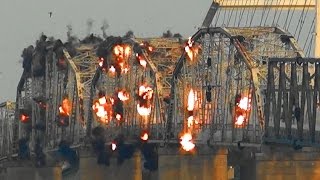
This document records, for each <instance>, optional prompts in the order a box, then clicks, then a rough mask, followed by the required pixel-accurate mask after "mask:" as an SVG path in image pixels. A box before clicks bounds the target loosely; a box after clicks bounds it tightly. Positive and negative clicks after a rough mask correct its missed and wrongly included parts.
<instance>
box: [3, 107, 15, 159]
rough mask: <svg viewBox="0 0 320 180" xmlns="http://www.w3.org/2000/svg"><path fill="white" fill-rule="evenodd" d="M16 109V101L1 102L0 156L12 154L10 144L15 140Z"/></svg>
mask: <svg viewBox="0 0 320 180" xmlns="http://www.w3.org/2000/svg"><path fill="white" fill-rule="evenodd" d="M14 109H15V103H13V102H4V103H1V104H0V147H1V148H0V158H2V157H5V156H8V155H10V150H11V149H10V145H11V144H12V140H13V132H12V129H13V127H12V125H13V122H14Z"/></svg>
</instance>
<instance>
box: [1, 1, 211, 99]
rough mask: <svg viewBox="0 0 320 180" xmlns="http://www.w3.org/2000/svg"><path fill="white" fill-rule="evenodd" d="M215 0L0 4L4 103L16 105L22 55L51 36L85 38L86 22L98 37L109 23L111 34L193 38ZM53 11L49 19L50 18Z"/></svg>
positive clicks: (11, 2)
mask: <svg viewBox="0 0 320 180" xmlns="http://www.w3.org/2000/svg"><path fill="white" fill-rule="evenodd" d="M210 4H211V0H0V60H1V65H0V72H1V74H0V84H1V86H0V87H1V88H0V102H3V101H5V100H13V101H15V95H16V87H17V84H18V81H19V78H20V76H21V73H22V65H21V63H19V61H20V60H21V57H20V55H21V52H22V50H23V48H25V47H27V46H28V45H30V44H34V42H35V41H36V40H37V39H38V37H39V35H40V33H41V32H44V33H45V34H46V35H47V36H54V37H55V38H61V39H65V37H66V32H67V28H66V25H68V24H71V25H72V27H73V32H74V34H75V35H77V36H78V37H80V38H83V37H84V36H85V35H86V34H87V25H86V22H87V20H88V19H89V18H90V19H93V20H94V24H93V26H94V27H93V30H92V31H93V32H94V33H96V34H102V33H101V30H100V27H101V25H102V22H103V20H104V19H106V20H107V21H108V23H109V25H110V27H109V29H108V30H107V32H108V34H113V35H123V34H124V33H125V32H127V31H128V30H133V31H134V32H135V35H136V36H158V35H161V34H162V33H163V32H164V31H166V30H167V29H170V30H171V31H172V32H180V33H181V34H182V35H184V36H189V35H191V34H192V33H194V32H195V31H196V28H195V27H196V26H199V25H200V24H201V23H202V19H203V18H204V16H205V14H206V12H207V10H208V8H209V6H210ZM50 11H52V12H53V15H52V17H51V18H50V17H49V14H48V12H50Z"/></svg>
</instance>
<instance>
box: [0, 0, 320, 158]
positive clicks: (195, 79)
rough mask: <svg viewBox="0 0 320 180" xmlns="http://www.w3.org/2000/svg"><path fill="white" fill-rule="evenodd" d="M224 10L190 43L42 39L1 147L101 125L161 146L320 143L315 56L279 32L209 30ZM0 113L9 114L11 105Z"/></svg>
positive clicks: (51, 144)
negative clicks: (70, 42) (308, 55)
mask: <svg viewBox="0 0 320 180" xmlns="http://www.w3.org/2000/svg"><path fill="white" fill-rule="evenodd" d="M310 4H311V2H310ZM218 6H219V4H217V3H215V2H214V3H213V4H212V7H211V8H210V10H209V12H208V15H207V17H206V18H205V21H204V22H203V24H202V26H203V27H202V28H200V29H199V31H198V32H196V33H195V34H194V35H193V36H192V37H190V39H189V40H188V41H187V40H182V39H178V38H120V37H119V38H116V37H109V38H107V39H106V40H104V41H103V40H100V41H95V42H92V43H80V44H77V45H74V47H73V48H72V47H71V48H70V46H68V45H66V44H63V43H62V42H61V41H59V40H57V41H51V40H46V38H45V37H42V38H41V39H40V40H39V41H38V42H37V44H36V47H35V48H33V47H32V48H31V49H32V53H31V58H30V60H29V61H28V62H29V66H27V67H25V68H24V71H23V74H22V76H21V79H20V81H19V84H18V87H17V97H16V104H15V112H14V113H15V114H14V120H13V121H12V124H10V123H9V122H11V121H10V120H9V121H8V122H6V121H4V120H3V119H1V120H2V121H1V122H2V124H3V126H2V131H0V132H1V133H2V134H6V133H7V132H5V131H4V130H3V129H4V128H3V127H4V126H5V127H8V126H11V128H12V133H9V134H12V136H8V137H10V138H9V140H3V139H2V141H1V143H2V144H4V145H6V146H8V144H10V143H9V142H11V143H12V146H11V147H8V148H9V149H8V151H6V152H7V153H8V152H10V153H11V154H13V153H16V152H17V150H18V144H19V143H18V142H19V140H20V139H22V138H26V139H27V140H30V142H31V147H34V146H35V145H36V144H37V143H38V142H41V146H42V147H43V148H44V149H45V150H51V149H55V148H57V147H58V145H59V143H60V142H61V141H62V140H66V141H68V142H69V143H70V144H73V145H79V144H84V143H87V141H85V139H89V140H90V138H91V137H92V130H93V129H94V128H96V127H103V128H104V129H106V132H107V134H106V138H107V140H108V141H112V140H113V139H114V138H116V137H117V136H118V135H120V134H122V135H124V136H125V137H126V138H127V139H128V140H132V139H135V138H137V137H138V136H140V135H141V133H143V132H147V133H148V136H149V137H150V140H154V141H156V142H160V143H164V144H168V143H169V142H174V143H178V140H179V139H180V138H182V137H183V135H184V134H189V135H190V136H191V137H192V138H191V139H190V138H189V140H188V141H189V142H194V143H196V144H197V143H199V144H203V143H207V142H210V143H216V144H219V143H226V144H232V143H234V142H240V141H241V142H246V143H252V144H260V143H263V142H266V141H267V142H283V140H286V142H289V143H291V142H293V141H295V140H296V139H298V140H299V141H300V144H301V145H310V144H307V143H305V142H306V141H308V142H309V141H310V142H311V143H316V142H317V140H316V131H317V128H316V125H315V124H316V123H315V122H316V121H317V120H316V115H317V113H318V110H317V108H316V107H317V104H318V93H317V92H318V91H317V88H318V86H319V85H318V84H317V80H318V74H319V69H318V68H319V67H318V64H317V63H316V62H317V60H311V61H310V62H309V61H308V59H305V55H304V51H303V50H302V49H301V48H300V47H299V46H298V43H297V42H296V39H295V38H294V36H292V35H291V34H290V33H289V32H287V31H286V30H284V29H282V28H279V27H240V26H239V25H238V27H221V28H219V27H209V26H210V24H211V21H212V20H213V19H214V18H218V16H219V11H218ZM265 6H267V4H266V5H265ZM221 7H225V8H228V4H222V6H221ZM275 7H276V6H275ZM303 7H305V6H303ZM308 7H309V6H308ZM310 7H315V5H312V4H311V5H310ZM238 8H244V6H240V5H239V7H238ZM216 14H217V16H215V15H216ZM261 19H263V17H262V18H261ZM215 20H216V21H218V20H217V19H215ZM235 21H236V18H235ZM239 22H241V19H240V20H239ZM228 24H229V23H228ZM250 25H251V24H250ZM285 29H287V28H285ZM297 39H298V38H297ZM288 58H289V60H288ZM292 59H299V60H301V61H302V64H303V65H300V64H301V63H300V62H298V61H297V62H296V61H295V62H293V63H292V61H293V60H292ZM282 60H283V61H282ZM311 62H315V63H314V64H312V63H311ZM297 63H298V64H299V65H297ZM308 73H309V74H310V75H309V74H308ZM307 80H310V82H311V84H306V82H307ZM296 87H298V88H297V91H295V90H294V89H295V88H296ZM307 92H311V93H307ZM298 97H299V98H298ZM296 99H299V100H300V101H298V100H296ZM10 107H11V106H10ZM297 107H299V108H300V117H299V120H300V121H299V122H297V125H295V124H294V118H291V117H293V116H294V115H295V113H296V111H298V110H296V109H297ZM1 108H3V109H5V110H4V112H5V113H3V114H6V115H3V116H4V117H5V118H8V117H9V115H8V114H10V113H9V112H10V110H9V109H8V108H7V105H3V106H1ZM271 113H272V114H273V115H272V116H271V115H270V114H271ZM10 117H11V116H10ZM5 118H4V119H5ZM297 119H298V118H296V120H297ZM307 119H308V121H307ZM307 122H308V123H309V124H308V128H307V129H306V127H307V125H306V124H305V123H307ZM9 132H11V131H9ZM311 145H313V144H311ZM6 152H2V154H1V156H3V155H5V154H6Z"/></svg>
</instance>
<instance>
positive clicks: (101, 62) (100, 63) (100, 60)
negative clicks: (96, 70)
mask: <svg viewBox="0 0 320 180" xmlns="http://www.w3.org/2000/svg"><path fill="white" fill-rule="evenodd" d="M103 61H104V58H100V59H99V66H100V67H102V66H103Z"/></svg>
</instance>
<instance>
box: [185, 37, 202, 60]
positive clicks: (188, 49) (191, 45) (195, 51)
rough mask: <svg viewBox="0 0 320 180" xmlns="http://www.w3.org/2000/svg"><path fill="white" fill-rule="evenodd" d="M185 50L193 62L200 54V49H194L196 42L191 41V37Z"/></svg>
mask: <svg viewBox="0 0 320 180" xmlns="http://www.w3.org/2000/svg"><path fill="white" fill-rule="evenodd" d="M184 50H185V51H186V53H187V55H188V57H189V59H190V60H191V61H193V60H194V59H195V57H196V56H197V55H198V53H199V50H198V47H194V41H192V40H191V37H189V40H188V43H187V45H186V46H185V48H184Z"/></svg>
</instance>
